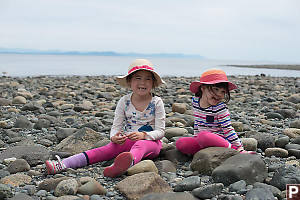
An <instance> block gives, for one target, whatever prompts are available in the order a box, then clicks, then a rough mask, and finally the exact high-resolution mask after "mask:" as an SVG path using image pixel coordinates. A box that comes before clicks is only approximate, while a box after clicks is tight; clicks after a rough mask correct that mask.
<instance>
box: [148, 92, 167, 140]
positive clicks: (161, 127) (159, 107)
mask: <svg viewBox="0 0 300 200" xmlns="http://www.w3.org/2000/svg"><path fill="white" fill-rule="evenodd" d="M157 98H158V100H157V102H156V103H155V125H154V130H153V131H150V132H147V135H146V138H145V139H146V140H160V139H161V138H163V137H164V135H165V121H166V113H165V107H164V103H163V101H162V99H161V98H160V97H157Z"/></svg>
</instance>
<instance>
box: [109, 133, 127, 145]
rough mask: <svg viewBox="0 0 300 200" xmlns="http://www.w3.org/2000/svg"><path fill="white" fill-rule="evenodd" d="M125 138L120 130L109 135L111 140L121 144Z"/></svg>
mask: <svg viewBox="0 0 300 200" xmlns="http://www.w3.org/2000/svg"><path fill="white" fill-rule="evenodd" d="M126 139H127V136H126V135H122V133H121V132H118V133H117V134H116V135H114V136H112V137H111V141H112V142H113V143H116V144H123V143H124V142H125V140H126Z"/></svg>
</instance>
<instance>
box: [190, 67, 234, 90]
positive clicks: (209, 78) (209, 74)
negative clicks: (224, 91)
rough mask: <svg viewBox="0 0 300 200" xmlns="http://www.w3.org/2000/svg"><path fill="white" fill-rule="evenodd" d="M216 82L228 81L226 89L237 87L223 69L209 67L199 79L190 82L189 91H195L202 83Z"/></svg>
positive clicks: (211, 83) (210, 83)
mask: <svg viewBox="0 0 300 200" xmlns="http://www.w3.org/2000/svg"><path fill="white" fill-rule="evenodd" d="M216 83H228V89H229V91H230V90H234V89H237V86H236V85H235V84H233V83H231V82H230V81H228V78H227V76H226V74H225V72H224V71H223V70H220V69H209V70H207V71H205V72H203V74H202V75H201V77H200V81H194V82H192V83H191V84H190V91H191V92H192V93H197V92H198V90H199V86H200V85H202V84H208V85H213V84H216Z"/></svg>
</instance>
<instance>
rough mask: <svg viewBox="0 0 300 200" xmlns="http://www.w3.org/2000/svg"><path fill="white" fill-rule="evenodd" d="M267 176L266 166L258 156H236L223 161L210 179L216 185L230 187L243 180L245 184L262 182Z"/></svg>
mask: <svg viewBox="0 0 300 200" xmlns="http://www.w3.org/2000/svg"><path fill="white" fill-rule="evenodd" d="M267 176H268V170H267V167H266V164H265V163H264V161H263V160H262V159H261V157H260V156H259V155H252V154H238V155H235V156H232V157H230V158H228V159H227V160H225V161H224V162H223V163H222V164H221V165H220V166H218V167H217V168H215V169H214V170H213V172H212V178H213V180H214V182H216V183H219V182H221V183H223V184H224V185H226V186H227V185H230V184H232V183H234V182H237V181H240V180H244V181H246V183H247V184H253V183H255V182H263V180H264V179H265V178H266V177H267Z"/></svg>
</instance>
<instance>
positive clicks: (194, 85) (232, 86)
mask: <svg viewBox="0 0 300 200" xmlns="http://www.w3.org/2000/svg"><path fill="white" fill-rule="evenodd" d="M217 83H228V90H229V91H231V90H235V89H237V86H236V85H235V84H233V83H231V82H230V81H221V82H220V81H210V82H200V81H194V82H192V83H191V84H190V91H191V92H192V93H197V92H198V91H199V87H200V85H203V84H207V85H213V84H217Z"/></svg>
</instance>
